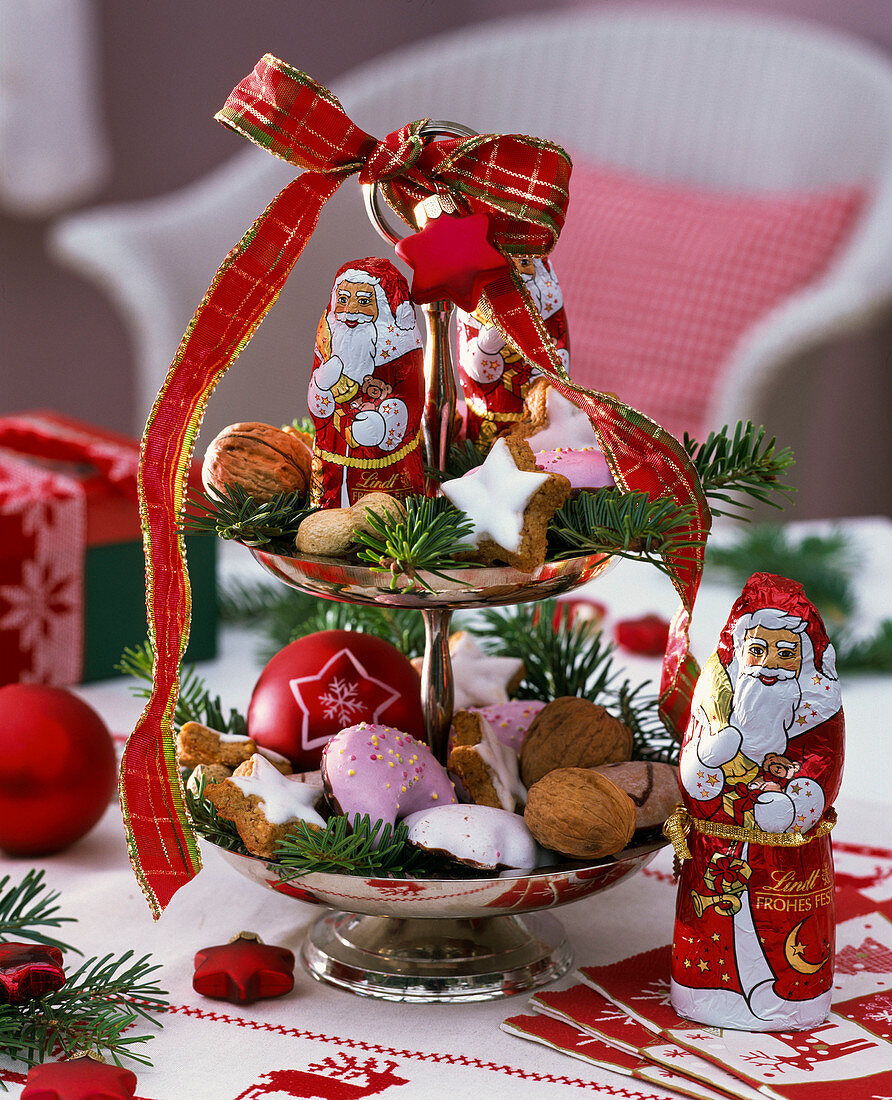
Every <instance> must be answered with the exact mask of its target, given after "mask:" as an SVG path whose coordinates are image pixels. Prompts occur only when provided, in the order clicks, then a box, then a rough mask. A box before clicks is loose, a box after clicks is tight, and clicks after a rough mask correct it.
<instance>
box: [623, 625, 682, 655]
mask: <svg viewBox="0 0 892 1100" xmlns="http://www.w3.org/2000/svg"><path fill="white" fill-rule="evenodd" d="M613 634H614V637H615V638H616V642H617V645H618V646H619V647H620V648H621V649H625V650H626V651H627V652H629V653H636V654H638V655H639V656H641V657H659V656H661V655H662V654H663V652H664V651H665V649H666V642H667V641H668V638H669V622H668V620H667V619H661V618H660V616H659V615H642V616H641V618H640V619H623V620H622V622H619V623H617V624H616V626H615V628H614V631H613Z"/></svg>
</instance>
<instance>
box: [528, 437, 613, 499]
mask: <svg viewBox="0 0 892 1100" xmlns="http://www.w3.org/2000/svg"><path fill="white" fill-rule="evenodd" d="M533 458H535V460H536V465H537V466H538V467H539V469H540V470H545V471H546V472H547V473H549V474H563V475H564V477H565V478H567V479H568V480H569V482H570V487H571V490H572V491H573V492H578V491H579V490H580V489H604V488H612V486H613V485H614V484H615V483H614V480H613V477H612V476H611V474H610V470H609V469H608V467H607V463H606V462H605V461H604V456H603V455H602V454H601V452H600V450H599V449H598V448H597V447H580V448H578V449H575V450H574V449H571V448H569V447H558V448H557V450H554V451H536V452H535V454H534V455H533Z"/></svg>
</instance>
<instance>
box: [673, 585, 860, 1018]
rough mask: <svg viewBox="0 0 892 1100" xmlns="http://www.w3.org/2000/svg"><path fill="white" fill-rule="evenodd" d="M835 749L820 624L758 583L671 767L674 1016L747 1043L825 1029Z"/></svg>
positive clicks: (798, 591)
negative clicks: (738, 1034) (761, 1036)
mask: <svg viewBox="0 0 892 1100" xmlns="http://www.w3.org/2000/svg"><path fill="white" fill-rule="evenodd" d="M843 744H844V721H843V712H842V705H841V697H840V689H839V681H838V679H837V677H836V669H835V654H834V650H833V646H832V645H830V643H829V641H828V640H827V634H826V631H825V629H824V624H823V622H822V621H821V617H820V615H819V614H818V612H817V610H816V608H815V607H814V605H813V604H812V603H810V602H809V600H808V599H807V598H806V596H805V594H804V592H803V590H802V586H801V585H799V584H797V583H796V582H794V581H790V580H787V579H785V578H784V577H777V576H773V575H771V574H769V573H755V574H753V576H752V577H750V579H749V581H748V582H747V584H746V586H745V587H744V589H743V593H742V594H741V596H740V599H738V601H737V602H736V603H735V605H734V607H733V608H732V610H731V615H730V617H729V619H728V622H727V624H726V625H725V629H724V630H723V631H722V634H721V637H720V639H719V644H718V650H717V652H716V653H715V654H714V655H713V656H712V657H711V658H710V659H709V661H708V662H707V663H706V665H705V666H704V668H703V671H702V673H701V674H700V678H699V680H698V681H697V687H696V689H695V692H694V698H693V703H692V712H691V721H690V724H689V726H688V730H687V733H686V734H685V738H684V741H683V743H682V749H681V760H680V765H679V771H680V778H681V786H682V792H683V798H684V808H682V809H680V810H679V811H677V812H676V814H675V815H674V816H673V818H671V819H670V821H669V822H668V823H667V826H666V831H667V835H669V836H670V837H671V838H672V840H673V843H674V844H675V850H676V855H677V856H678V857H679V858H680V859H681V860H682V864H681V878H680V882H679V890H678V902H677V907H676V919H675V935H674V942H673V952H672V1004H673V1007H674V1008H675V1010H676V1011H677V1012H678V1013H679V1014H680V1015H682V1016H685V1017H687V1018H688V1019H691V1020H696V1021H697V1022H698V1023H703V1024H712V1025H714V1026H717V1027H731V1028H742V1029H744V1030H749V1031H794V1030H804V1029H807V1028H812V1027H815V1026H817V1025H818V1024H820V1023H822V1022H823V1021H824V1020H825V1019H826V1017H827V1014H828V1012H829V1010H830V996H831V992H832V989H831V987H832V984H833V961H834V934H835V921H834V908H833V856H832V851H831V846H830V837H829V835H828V834H829V832H830V829H831V828H832V826H833V822H834V821H835V814H834V813H833V809H832V803H833V800H834V798H835V797H836V794H837V792H838V790H839V784H840V779H841V777H842V765H843ZM686 832H687V833H688V836H687V838H686V837H685V833H686ZM688 844H689V845H690V848H689V851H688Z"/></svg>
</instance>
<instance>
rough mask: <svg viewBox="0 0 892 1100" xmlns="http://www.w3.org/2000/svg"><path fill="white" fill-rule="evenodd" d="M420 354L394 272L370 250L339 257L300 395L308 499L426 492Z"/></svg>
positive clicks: (334, 503)
mask: <svg viewBox="0 0 892 1100" xmlns="http://www.w3.org/2000/svg"><path fill="white" fill-rule="evenodd" d="M423 359H424V355H423V352H422V348H421V337H420V335H419V332H418V327H417V324H416V320H415V310H414V308H413V306H412V302H411V301H410V299H409V286H408V284H407V282H406V280H405V279H404V278H403V276H402V275H401V274H400V272H399V271H398V270H397V269H396V268H395V267H394V266H393V264H392V263H391V262H390V261H389V260H382V259H377V258H375V257H367V258H365V259H363V260H354V261H352V262H351V263H348V264H344V266H343V267H342V268H341V269H340V270H339V271H338V273H337V275H335V279H334V283H333V285H332V288H331V298H330V300H329V305H328V308H327V309H326V311H325V313H323V315H322V319H321V321H320V322H319V328H318V329H317V332H316V354H315V357H314V359H313V373H312V376H311V378H310V386H309V391H308V394H307V403H308V405H309V409H310V416H311V417H312V418H313V423H314V424H315V426H316V440H315V446H314V449H313V477H312V484H311V499H312V502H313V503H314V504H316V505H319V506H321V507H322V508H344V507H348V506H349V505H350V504H353V503H355V501H356V500H358V499H359V497H361V496H363V495H364V494H365V493H369V492H373V491H379V492H385V493H390V495H391V496H395V497H405V496H412V495H414V494H417V493H422V492H424V469H423V465H422V447H421V415H422V410H423V403H424V363H423Z"/></svg>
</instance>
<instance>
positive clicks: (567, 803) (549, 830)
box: [523, 768, 635, 859]
mask: <svg viewBox="0 0 892 1100" xmlns="http://www.w3.org/2000/svg"><path fill="white" fill-rule="evenodd" d="M523 819H524V821H525V822H526V825H527V828H528V829H529V830H530V832H531V833H532V834H533V836H534V837H535V838H536V840H538V841H539V843H540V844H542V845H543V846H544V847H546V848H551V849H552V850H553V851H555V852H560V853H561V855H565V856H573V857H574V858H576V859H602V858H603V857H604V856H611V855H613V854H614V853H615V852H618V851H620V849H622V848H625V846H626V845H627V844H628V843H629V840H630V839H631V837H632V833H633V832H634V831H635V804H634V802H633V801H632V799H631V798H629V796H628V795H627V794H626V792H625V791H624V790H622V789H621V788H619V787H618V786H617V785H616V784H615V783H612V782H611V781H610V780H609V779H608V778H607V777H606V776H605V775H602V774H601V773H600V772H597V771H591V770H589V769H586V768H558V769H556V770H555V771H552V772H549V773H548V775H546V776H545V777H544V778H543V779H540V780H539V782H538V783H536V784H535V785H534V786H533V787H531V788H530V790H529V792H528V794H527V805H526V809H525V810H524V814H523Z"/></svg>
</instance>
